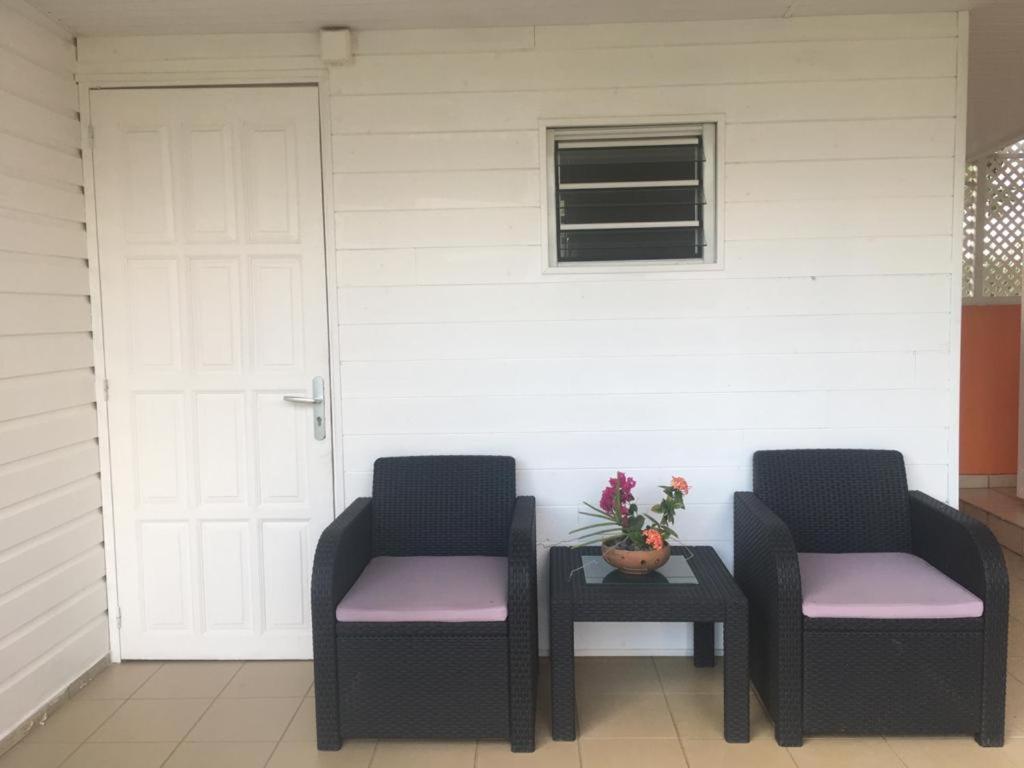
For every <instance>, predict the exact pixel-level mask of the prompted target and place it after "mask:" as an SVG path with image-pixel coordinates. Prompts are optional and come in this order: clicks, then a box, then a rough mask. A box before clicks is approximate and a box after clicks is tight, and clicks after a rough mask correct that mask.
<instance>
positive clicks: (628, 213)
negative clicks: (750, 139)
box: [548, 124, 715, 265]
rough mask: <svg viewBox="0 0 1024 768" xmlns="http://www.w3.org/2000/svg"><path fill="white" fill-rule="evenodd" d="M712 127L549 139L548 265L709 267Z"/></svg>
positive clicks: (587, 132) (606, 131)
mask: <svg viewBox="0 0 1024 768" xmlns="http://www.w3.org/2000/svg"><path fill="white" fill-rule="evenodd" d="M714 143H715V130H714V125H712V124H707V125H705V124H701V125H689V126H680V125H672V126H643V127H635V128H603V127H602V128H556V129H550V130H549V132H548V150H549V161H550V164H549V172H550V176H551V178H550V179H549V199H550V200H551V201H552V202H553V203H554V205H549V209H550V213H551V217H550V218H551V220H550V222H549V241H550V242H551V245H552V248H553V253H552V254H551V255H552V259H551V261H552V263H553V264H554V265H562V264H564V265H572V264H581V263H588V262H601V263H609V262H612V263H614V262H628V263H630V264H636V263H642V262H650V263H655V264H663V263H665V262H667V261H668V262H677V263H704V262H708V261H714V225H715V205H714V192H715V183H714V168H715V164H714Z"/></svg>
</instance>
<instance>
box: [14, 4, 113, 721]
mask: <svg viewBox="0 0 1024 768" xmlns="http://www.w3.org/2000/svg"><path fill="white" fill-rule="evenodd" d="M74 64H75V47H74V44H73V41H72V40H71V38H70V36H69V35H67V34H65V33H64V32H63V30H61V29H60V28H59V27H57V26H56V25H55V24H54V23H52V22H51V21H49V20H48V19H47V18H46V17H44V16H43V15H42V14H39V13H37V12H36V11H34V10H33V9H31V8H30V7H29V6H28V5H26V4H25V3H24V2H22V0H0V738H2V737H3V736H4V735H5V734H6V733H8V732H9V731H10V730H11V729H12V728H14V727H15V726H17V725H18V724H20V723H21V722H22V721H23V720H24V719H25V718H26V717H28V716H29V715H31V714H32V713H33V712H34V711H35V710H36V709H38V708H39V707H40V706H41V705H43V704H44V703H46V702H47V701H48V700H49V699H51V698H52V697H54V696H55V695H57V694H59V693H60V692H61V691H62V689H63V688H65V687H66V686H67V685H68V684H69V683H71V682H72V681H73V680H74V679H75V678H76V677H78V676H79V675H80V674H82V673H83V672H85V671H86V670H87V669H88V668H89V667H90V666H92V665H93V664H94V663H95V662H97V661H98V660H100V659H101V658H102V657H103V656H104V655H105V654H106V653H107V651H108V629H107V617H106V591H105V585H104V581H103V575H104V562H103V547H102V521H101V518H100V511H99V508H100V483H99V476H98V471H99V470H98V467H99V463H98V453H97V446H96V407H95V403H94V401H95V389H94V378H93V370H92V367H91V366H92V338H91V334H90V327H91V323H90V306H89V273H88V268H87V264H86V258H85V232H84V224H83V222H84V221H85V206H84V198H83V193H82V163H81V158H80V152H79V146H80V129H79V122H78V111H77V110H78V95H77V89H76V85H75V82H74V78H73V74H72V72H73V68H74Z"/></svg>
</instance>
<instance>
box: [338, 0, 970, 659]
mask: <svg viewBox="0 0 1024 768" xmlns="http://www.w3.org/2000/svg"><path fill="white" fill-rule="evenodd" d="M959 43H960V41H959V40H958V39H957V19H956V16H955V14H924V15H917V16H898V17H897V16H892V17H888V16H877V17H872V16H866V17H857V18H804V19H787V20H771V21H739V22H709V23H678V24H658V25H648V24H639V25H595V26H591V27H550V28H536V29H532V30H531V29H529V28H511V29H508V30H493V29H491V30H479V31H473V30H432V31H403V32H372V33H362V34H358V33H357V35H356V39H355V51H356V57H355V59H354V61H353V63H351V64H349V65H346V66H344V67H338V68H334V69H332V70H331V79H330V82H331V90H332V99H331V105H330V107H331V123H332V137H331V140H332V155H333V158H332V159H333V164H334V172H335V173H334V178H333V192H334V194H333V199H334V206H335V225H336V237H335V240H336V243H337V247H338V251H337V253H336V257H337V264H338V274H339V279H340V287H339V291H340V295H339V306H340V308H341V311H340V324H341V328H340V333H341V363H340V373H341V385H342V399H343V401H342V404H341V415H342V423H343V425H344V433H345V436H344V440H343V446H342V447H343V451H342V455H343V458H344V472H345V481H346V482H345V487H346V494H347V495H348V497H349V499H351V498H354V497H356V496H358V495H363V494H367V493H368V492H369V488H370V480H371V475H370V473H371V467H372V462H373V460H374V459H375V458H377V457H378V456H383V455H394V454H406V453H458V452H479V453H507V454H510V455H512V456H515V457H516V459H517V462H518V464H517V466H518V485H519V490H520V492H522V493H533V494H535V495H536V496H537V503H538V512H539V521H538V525H539V538H540V540H541V541H540V546H541V548H542V549H545V548H546V547H548V546H550V545H552V544H554V543H558V542H562V541H565V540H566V537H567V534H568V531H569V530H570V529H571V528H573V527H575V526H576V525H577V524H578V517H577V507H578V504H579V502H580V501H581V500H583V499H588V498H593V497H595V496H596V495H597V494H598V493H599V492H600V488H601V486H602V485H603V484H604V482H605V481H606V478H607V477H608V476H609V474H610V473H612V472H613V471H614V470H616V469H623V470H626V471H629V472H630V473H632V474H634V475H635V476H636V477H637V478H638V480H639V481H640V486H639V487H640V489H641V501H642V502H651V501H654V498H653V497H652V495H651V494H652V491H653V490H654V489H655V486H656V485H657V483H659V482H663V481H664V480H665V479H666V478H667V477H668V476H669V475H670V474H679V473H680V472H682V473H684V474H686V475H687V477H688V478H689V479H690V480H691V482H692V484H693V488H694V490H693V493H692V494H691V496H690V506H689V508H688V511H687V513H685V514H684V515H683V516H682V520H681V523H680V526H679V528H680V531H681V532H682V534H683V537H684V538H685V539H686V540H687V541H689V542H691V543H710V544H713V545H714V546H715V547H716V548H717V549H718V551H719V552H720V553H721V554H722V556H723V558H724V559H725V560H726V562H727V563H730V564H731V559H732V551H731V550H732V516H731V494H732V492H733V491H735V490H739V489H744V488H749V487H750V482H751V479H750V460H751V453H752V452H753V451H754V450H757V449H760V448H771V447H820V446H837V447H838V446H850V447H884V448H896V449H898V450H901V451H903V453H904V455H905V456H906V459H907V464H908V471H909V474H910V478H911V482H912V484H913V485H914V486H916V487H919V488H922V489H923V490H926V491H928V492H930V493H933V494H935V495H937V496H939V497H940V498H946V497H947V495H948V488H949V487H950V478H951V477H953V476H954V475H955V469H952V470H951V468H950V467H949V463H950V457H951V455H953V453H954V448H953V446H952V445H951V443H953V442H955V434H956V427H955V424H954V423H953V422H952V419H953V413H954V410H955V409H954V408H953V404H952V402H951V400H952V398H953V392H954V382H951V380H950V378H951V372H952V371H953V352H954V349H955V346H956V345H957V344H958V343H959V342H958V340H957V339H954V338H951V328H953V327H955V324H954V323H953V322H952V319H953V317H954V316H955V313H956V312H957V311H958V309H957V307H955V306H953V301H954V296H955V294H956V290H955V286H956V284H957V279H958V278H957V277H956V275H955V274H954V272H955V268H956V265H955V260H954V259H953V258H952V245H953V243H952V229H953V225H952V221H953V216H952V205H953V199H954V189H955V183H956V181H955V173H954V161H953V156H954V151H955V146H954V145H955V133H956V127H957V119H958V117H962V116H958V115H957V104H956V93H957V76H958V75H957V50H958V45H959ZM688 114H692V115H702V116H703V115H724V118H725V121H726V127H725V131H724V136H723V137H722V145H721V151H722V153H723V157H724V160H725V177H724V180H723V181H724V187H723V192H724V202H725V212H724V217H723V219H722V222H721V223H722V226H723V227H724V239H725V249H724V254H723V255H724V269H723V270H716V271H711V272H700V273H696V272H694V273H678V272H674V273H667V274H665V273H662V274H658V273H635V274H629V275H625V276H622V275H620V276H618V277H609V276H607V275H601V274H593V275H586V274H583V275H580V274H574V275H572V276H566V275H551V274H544V273H542V268H543V265H544V263H545V256H544V254H542V253H541V245H540V243H541V233H542V228H543V226H544V219H543V216H542V211H541V206H540V189H541V185H542V184H543V183H544V176H543V173H544V171H543V166H544V163H543V157H542V153H543V149H542V147H541V145H540V136H539V133H538V125H539V121H540V120H541V119H565V118H574V117H578V118H585V119H593V118H607V119H622V120H626V121H628V120H629V119H630V118H635V119H644V120H649V119H651V118H654V117H657V116H659V115H664V116H666V118H667V119H673V118H679V117H680V116H683V117H685V116H686V115H688ZM541 594H542V595H543V594H546V589H542V590H541ZM543 613H544V612H543V611H542V615H543ZM541 637H542V638H543V637H545V633H544V632H542V634H541ZM577 637H578V640H577V645H578V647H579V648H580V650H581V651H584V652H586V651H590V652H600V651H605V652H617V651H620V650H626V651H628V650H632V651H640V650H643V649H648V650H660V651H672V650H677V651H678V650H681V649H682V650H685V649H686V648H688V647H689V646H688V643H689V640H688V639H687V638H686V637H685V636H684V635H682V634H681V633H679V632H678V631H677V630H672V629H671V628H668V627H665V628H656V629H649V628H644V629H643V630H641V629H639V628H630V627H621V626H620V627H596V628H593V629H586V630H583V631H582V632H579V633H578V636H577Z"/></svg>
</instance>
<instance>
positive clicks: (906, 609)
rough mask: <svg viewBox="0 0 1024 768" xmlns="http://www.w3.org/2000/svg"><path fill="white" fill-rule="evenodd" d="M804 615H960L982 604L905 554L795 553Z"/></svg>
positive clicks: (968, 614) (970, 615)
mask: <svg viewBox="0 0 1024 768" xmlns="http://www.w3.org/2000/svg"><path fill="white" fill-rule="evenodd" d="M798 557H799V560H800V581H801V584H802V587H803V595H804V609H803V612H804V616H807V617H810V618H815V619H818V618H832V619H965V618H976V617H978V616H981V614H982V613H983V611H984V604H983V603H982V601H981V600H979V599H978V598H977V597H976V596H975V595H974V594H973V593H971V592H968V591H967V590H966V589H964V588H963V587H961V586H960V585H959V584H957V583H956V582H955V581H953V580H952V579H951V578H949V577H948V576H946V575H945V574H944V573H942V572H941V571H939V570H938V569H936V568H933V567H932V566H931V565H929V564H928V563H927V562H925V561H924V560H922V559H921V558H919V557H916V556H914V555H910V554H907V553H905V552H856V553H842V554H819V553H814V554H800V555H798Z"/></svg>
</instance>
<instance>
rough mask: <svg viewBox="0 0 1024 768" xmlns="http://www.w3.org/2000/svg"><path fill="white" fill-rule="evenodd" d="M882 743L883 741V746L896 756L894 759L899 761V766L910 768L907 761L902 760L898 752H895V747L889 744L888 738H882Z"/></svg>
mask: <svg viewBox="0 0 1024 768" xmlns="http://www.w3.org/2000/svg"><path fill="white" fill-rule="evenodd" d="M882 741H884V742H885V746H887V747H888V748H889V749H890V750H892V753H893V754H894V755H896V759H897V760H899V761H900V765H902V766H904V768H910V765H909V763H907V761H906V760H904V759H903V756H902V755H901V754H900V753H899V752H897V751H896V747H894V746H893V745H892V744H890V743H889V737H888V736H883V737H882Z"/></svg>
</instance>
